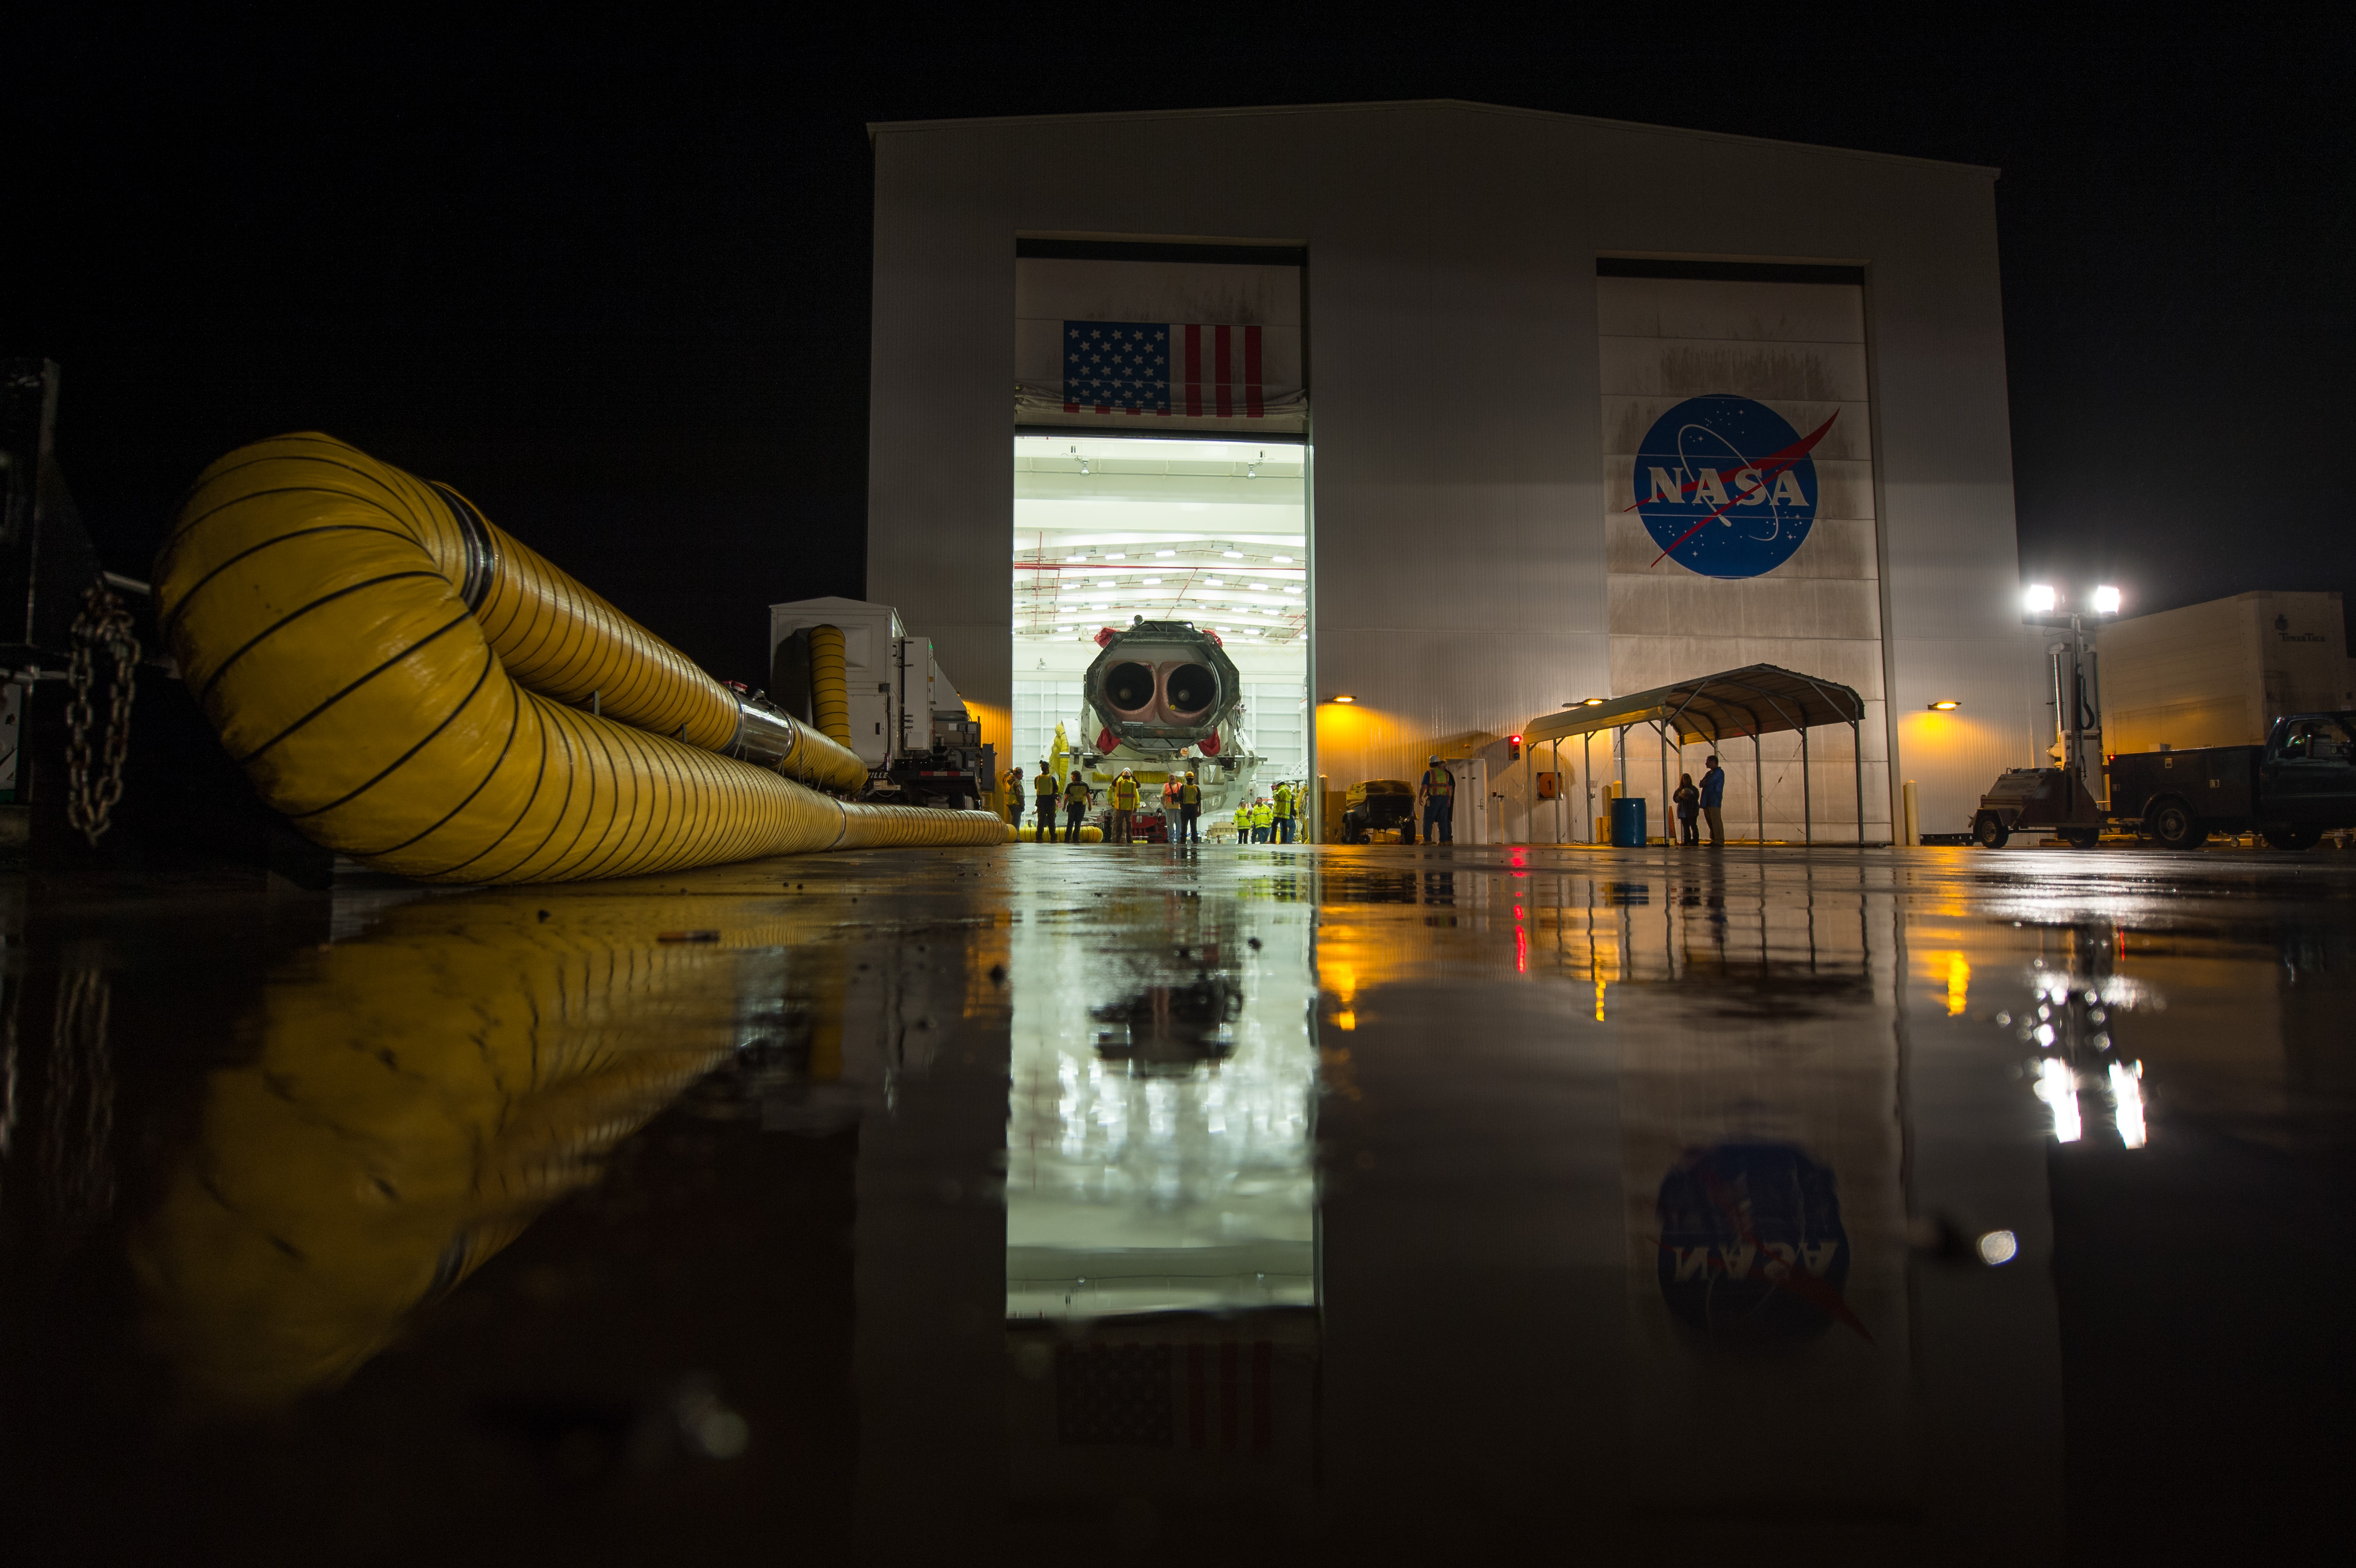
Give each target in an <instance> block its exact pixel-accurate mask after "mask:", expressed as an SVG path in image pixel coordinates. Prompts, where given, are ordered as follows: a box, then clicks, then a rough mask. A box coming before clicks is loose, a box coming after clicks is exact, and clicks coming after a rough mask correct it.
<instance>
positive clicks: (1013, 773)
mask: <svg viewBox="0 0 2356 1568" xmlns="http://www.w3.org/2000/svg"><path fill="white" fill-rule="evenodd" d="M1004 783H1005V784H1006V820H1007V821H1009V822H1011V823H1012V824H1014V826H1015V827H1022V826H1023V764H1022V763H1015V764H1014V765H1013V766H1012V767H1011V768H1009V769H1007V770H1006V778H1005V780H1004Z"/></svg>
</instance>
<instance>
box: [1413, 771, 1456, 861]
mask: <svg viewBox="0 0 2356 1568" xmlns="http://www.w3.org/2000/svg"><path fill="white" fill-rule="evenodd" d="M1415 793H1416V798H1417V799H1419V800H1420V801H1422V802H1423V841H1424V842H1425V843H1427V844H1453V843H1455V842H1456V775H1455V774H1454V773H1450V772H1449V771H1448V765H1447V764H1446V763H1442V762H1441V761H1440V759H1439V758H1438V757H1437V756H1435V757H1433V758H1432V759H1431V765H1430V767H1428V768H1426V769H1424V770H1423V779H1422V781H1421V782H1420V783H1419V784H1417V785H1416V790H1415Z"/></svg>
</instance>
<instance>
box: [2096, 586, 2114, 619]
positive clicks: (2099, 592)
mask: <svg viewBox="0 0 2356 1568" xmlns="http://www.w3.org/2000/svg"><path fill="white" fill-rule="evenodd" d="M2094 613H2095V614H2097V615H2115V614H2117V613H2119V591H2118V590H2117V589H2115V588H2113V587H2110V586H2108V585H2107V584H2106V585H2104V587H2101V588H2097V589H2095V590H2094Z"/></svg>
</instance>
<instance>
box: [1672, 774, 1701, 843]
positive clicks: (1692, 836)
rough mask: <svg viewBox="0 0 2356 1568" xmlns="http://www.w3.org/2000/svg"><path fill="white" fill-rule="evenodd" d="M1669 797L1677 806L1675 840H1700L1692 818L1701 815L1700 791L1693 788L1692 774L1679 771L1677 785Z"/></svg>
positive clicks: (1697, 841)
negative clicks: (1674, 791)
mask: <svg viewBox="0 0 2356 1568" xmlns="http://www.w3.org/2000/svg"><path fill="white" fill-rule="evenodd" d="M1669 799H1670V800H1671V801H1672V802H1673V803H1674V804H1675V805H1676V808H1677V842H1678V844H1680V845H1692V844H1698V843H1700V842H1701V834H1700V832H1699V830H1698V829H1697V828H1696V827H1695V826H1694V819H1695V818H1696V817H1697V816H1700V815H1701V791H1699V790H1697V789H1696V788H1694V782H1693V774H1691V773H1679V774H1678V775H1677V787H1676V793H1675V794H1673V795H1670V796H1669Z"/></svg>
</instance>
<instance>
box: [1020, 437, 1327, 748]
mask: <svg viewBox="0 0 2356 1568" xmlns="http://www.w3.org/2000/svg"><path fill="white" fill-rule="evenodd" d="M1305 457H1306V449H1305V448H1304V447H1303V446H1302V445H1301V444H1300V443H1299V442H1298V441H1296V440H1286V439H1282V438H1277V439H1269V437H1265V436H1258V435H1256V436H1254V437H1253V438H1252V439H1250V440H1248V441H1234V440H1223V439H1207V438H1184V437H1151V436H1127V435H1107V434H1101V433H1094V432H1085V431H1070V432H1060V431H1059V432H1054V433H1052V434H1040V433H1025V434H1019V435H1017V436H1015V438H1014V507H1013V514H1014V535H1013V539H1012V593H1013V626H1014V636H1013V662H1014V668H1013V676H1014V715H1013V720H1014V737H1013V741H1014V751H1013V756H1014V759H1015V760H1016V761H1018V762H1023V763H1025V764H1026V765H1027V763H1029V762H1030V761H1031V760H1033V759H1035V758H1036V757H1038V756H1040V755H1043V754H1044V752H1045V749H1046V747H1047V745H1048V744H1049V743H1051V742H1052V741H1053V739H1054V736H1055V725H1056V723H1057V722H1058V721H1061V722H1064V723H1065V724H1066V727H1067V730H1068V731H1069V732H1071V733H1073V734H1075V735H1077V734H1079V733H1080V732H1081V731H1080V727H1079V725H1078V723H1077V720H1078V716H1079V709H1080V699H1079V693H1080V677H1081V675H1082V673H1083V672H1084V671H1086V670H1087V667H1088V665H1089V663H1090V662H1091V661H1092V660H1093V659H1094V658H1095V657H1096V655H1097V645H1096V636H1097V634H1098V631H1099V630H1100V629H1101V628H1103V627H1106V626H1126V625H1128V624H1130V620H1131V619H1132V618H1134V617H1138V616H1142V617H1144V618H1145V619H1147V620H1149V621H1152V620H1183V621H1191V622H1193V623H1194V624H1195V625H1197V626H1201V627H1205V628H1206V629H1209V630H1212V631H1215V632H1216V633H1217V634H1218V635H1219V637H1220V641H1221V644H1222V645H1223V646H1224V647H1225V648H1226V652H1227V655H1228V656H1229V657H1231V658H1233V659H1234V660H1235V662H1236V667H1237V672H1238V673H1239V674H1240V675H1241V676H1242V677H1243V683H1244V701H1245V714H1246V729H1247V731H1248V733H1249V734H1250V736H1251V739H1252V742H1253V746H1254V749H1255V750H1256V751H1257V752H1258V753H1259V755H1260V756H1261V757H1262V758H1264V759H1265V760H1266V762H1267V763H1268V764H1269V767H1268V768H1264V769H1263V770H1262V773H1261V775H1260V776H1262V777H1264V778H1266V779H1269V780H1270V781H1271V782H1273V781H1274V780H1275V779H1277V778H1279V777H1283V778H1297V777H1300V776H1301V773H1302V772H1303V770H1304V769H1305V768H1306V766H1307V763H1308V750H1307V744H1306V731H1307V714H1306V697H1307V684H1306V683H1307V672H1308V632H1309V609H1308V580H1309V572H1308V564H1307V563H1308V549H1307V544H1308V505H1307V502H1308V490H1307V474H1306V464H1305Z"/></svg>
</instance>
